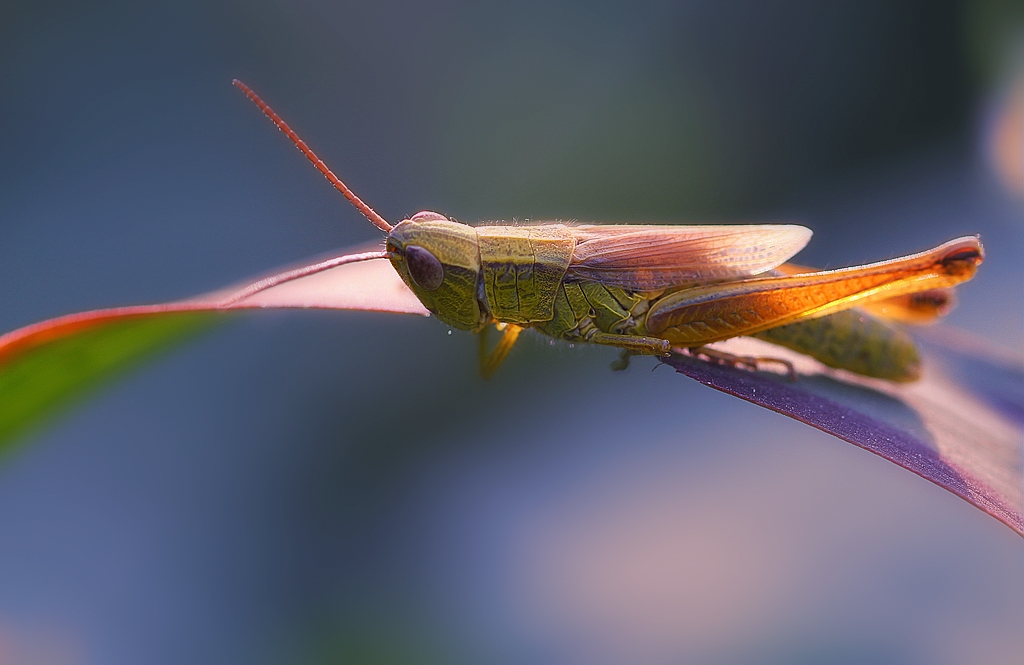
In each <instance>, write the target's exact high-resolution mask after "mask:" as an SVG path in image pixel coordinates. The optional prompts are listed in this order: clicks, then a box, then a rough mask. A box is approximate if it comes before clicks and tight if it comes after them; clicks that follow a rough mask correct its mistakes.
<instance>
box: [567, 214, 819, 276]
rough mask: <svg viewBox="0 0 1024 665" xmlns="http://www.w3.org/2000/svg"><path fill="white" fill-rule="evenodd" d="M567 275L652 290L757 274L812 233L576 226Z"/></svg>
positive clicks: (784, 227)
mask: <svg viewBox="0 0 1024 665" xmlns="http://www.w3.org/2000/svg"><path fill="white" fill-rule="evenodd" d="M570 230H571V231H572V233H573V235H574V237H575V238H576V249H575V251H574V252H573V257H572V263H571V264H570V265H569V270H568V273H567V277H570V278H572V277H575V278H578V279H587V280H593V281H597V282H601V283H603V284H608V285H610V286H618V287H621V288H625V289H630V290H634V291H656V290H659V289H666V288H669V287H674V286H683V285H687V284H695V283H700V282H707V281H716V280H731V279H739V278H743V277H751V276H753V275H758V274H760V273H763V272H765V271H767V270H771V269H772V268H775V267H776V266H778V265H780V264H782V263H783V262H784V261H785V260H786V259H788V258H789V257H791V256H793V255H794V254H796V253H797V252H799V251H800V250H801V249H802V248H803V246H804V245H806V244H807V241H808V240H810V238H811V231H810V229H808V228H805V227H803V226H796V225H792V224H762V225H742V226H741V225H737V226H725V225H720V226H644V225H623V226H574V227H570Z"/></svg>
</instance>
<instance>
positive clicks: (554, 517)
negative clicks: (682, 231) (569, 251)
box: [0, 0, 1024, 665]
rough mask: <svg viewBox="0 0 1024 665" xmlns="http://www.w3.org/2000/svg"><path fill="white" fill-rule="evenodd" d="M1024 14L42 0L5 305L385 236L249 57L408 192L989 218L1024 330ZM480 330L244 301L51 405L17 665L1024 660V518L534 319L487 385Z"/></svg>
mask: <svg viewBox="0 0 1024 665" xmlns="http://www.w3.org/2000/svg"><path fill="white" fill-rule="evenodd" d="M1021 26H1022V23H1021V6H1020V5H1019V3H1014V2H1010V1H1006V2H1002V1H1000V0H980V1H978V2H951V1H935V2H926V1H924V0H920V1H904V2H861V1H852V0H851V1H848V2H832V3H818V2H813V1H811V0H807V1H803V2H795V1H789V2H771V3H763V2H753V1H751V2H735V3H719V2H713V1H710V0H709V1H706V2H662V3H657V2H652V3H642V4H640V3H606V2H596V3H595V2H591V3H561V2H556V3H550V2H545V3H529V2H521V3H514V4H509V5H507V6H499V5H485V4H478V3H470V2H465V3H459V2H448V3H434V4H431V5H429V6H428V5H426V4H420V3H410V2H379V3H372V4H371V3H337V2H324V1H315V0H310V1H297V2H287V3H285V2H268V1H263V2H238V1H231V0H215V1H206V2H174V3H160V2H152V3H134V2H123V3H118V2H107V3H71V2H58V1H54V2H48V1H45V0H43V1H39V2H5V3H3V6H2V7H0V119H2V122H3V131H2V132H0V329H2V330H4V331H6V330H10V329H13V328H16V327H18V326H21V325H24V324H27V323H30V322H33V321H37V320H40V319H44V318H47V317H51V316H55V315H59V314H64V313H67V312H71V311H77V310H84V309H89V308H94V307H101V306H110V305H118V304H133V303H146V302H158V301H163V300H169V299H174V298H179V297H184V296H188V295H192V294H196V293H199V292H202V291H205V290H209V289H213V288H216V287H219V286H222V285H224V284H227V283H232V282H236V281H238V280H239V279H241V278H244V277H246V276H248V275H251V274H256V273H261V272H265V271H266V270H268V269H270V268H273V267H274V266H277V265H281V264H286V263H291V262H294V261H296V260H300V259H302V258H304V257H306V256H309V255H313V254H318V253H321V252H323V251H325V250H328V249H331V248H336V247H345V246H348V245H353V244H357V243H363V242H366V241H372V240H374V239H376V238H377V237H379V234H378V233H377V232H376V230H375V229H373V228H372V227H371V226H370V225H369V224H368V223H366V222H365V220H363V219H362V218H361V217H360V216H359V215H358V213H356V212H355V211H354V210H353V209H351V208H350V207H349V206H348V205H347V204H346V203H345V202H344V200H342V199H341V197H340V196H338V195H337V193H336V192H334V191H333V190H332V189H331V188H330V187H329V186H328V185H327V184H326V183H325V182H324V180H323V178H321V177H320V176H319V175H317V174H316V173H315V172H314V171H313V170H312V168H311V167H310V165H309V164H308V163H306V161H305V160H304V159H302V157H301V156H300V155H299V154H298V153H297V152H296V151H295V149H294V148H293V147H291V145H290V144H289V143H288V142H287V141H286V140H285V139H284V137H282V136H281V135H280V134H279V133H278V132H276V131H275V130H274V129H273V128H272V127H271V125H270V124H269V123H268V122H267V120H266V119H265V118H263V117H262V115H261V114H260V113H259V112H258V111H257V110H256V109H255V108H253V107H252V105H251V104H249V103H248V102H247V101H246V100H245V99H244V97H243V96H242V95H241V93H239V91H237V90H236V89H234V88H232V87H231V85H230V81H231V79H232V78H233V77H238V78H241V79H242V80H244V81H246V82H247V83H249V84H250V85H251V86H253V87H254V88H255V89H256V90H257V91H258V92H259V93H260V94H261V95H263V96H264V97H265V98H266V99H267V101H268V102H270V103H271V104H272V105H274V106H275V108H276V109H277V110H278V111H279V112H280V113H281V114H282V115H283V116H284V117H285V118H286V119H287V120H288V121H289V122H290V123H291V124H292V125H293V127H294V128H295V129H296V130H297V131H298V132H299V133H300V134H301V135H302V136H303V137H304V138H305V139H306V140H307V141H308V142H309V143H310V144H311V145H312V146H313V147H314V149H316V150H317V151H318V152H319V153H320V155H321V156H322V157H324V159H325V160H326V161H327V163H328V164H330V165H331V166H332V167H333V168H334V169H335V170H336V171H337V172H338V173H339V175H340V176H341V177H342V178H343V179H345V180H346V182H347V183H348V184H349V185H350V186H351V187H352V188H353V189H354V190H355V191H356V192H357V193H359V194H360V195H361V196H362V197H363V198H364V199H366V200H367V202H369V203H370V204H371V205H372V206H374V207H375V208H376V209H377V210H378V211H379V212H381V213H382V214H383V215H384V216H385V217H386V218H388V219H390V220H392V221H397V220H398V219H401V218H402V217H404V216H407V215H411V214H413V213H415V212H417V211H418V210H421V209H433V210H438V211H441V212H444V213H446V214H449V215H451V216H453V217H455V218H457V219H459V220H462V221H476V220H483V219H506V220H511V219H513V218H517V219H525V218H529V219H537V220H540V219H545V220H552V219H561V220H567V219H579V220H581V221H588V222H589V221H599V222H624V221H633V222H669V223H680V222H687V221H746V220H755V219H756V220H792V221H796V222H800V223H803V224H806V225H807V226H809V227H811V228H813V229H814V232H815V237H814V239H813V240H812V242H811V245H810V246H809V247H808V248H807V250H805V252H804V253H803V254H801V255H800V257H799V259H800V261H801V262H803V263H808V264H812V265H818V266H822V267H838V266H842V265H849V264H854V263H858V262H864V261H871V260H878V259H883V258H888V257H891V256H895V255H897V254H901V253H906V252H911V251H917V250H921V249H925V248H927V247H930V246H933V245H935V244H938V243H939V242H942V241H945V240H948V239H950V238H952V237H955V236H958V235H964V234H968V233H980V234H981V235H982V239H983V240H984V241H985V243H986V247H987V249H988V258H987V260H986V263H985V265H984V266H983V267H982V269H981V272H980V274H979V276H978V278H977V279H976V280H975V281H973V282H972V283H970V284H968V285H966V286H964V287H963V288H962V289H961V290H960V294H961V305H960V307H959V308H958V309H957V310H956V311H955V312H954V313H953V314H952V315H951V317H950V320H951V321H952V322H953V323H955V324H956V325H958V326H960V327H962V328H966V329H968V330H970V331H973V332H974V333H977V334H979V335H982V336H984V337H987V338H989V339H990V340H993V341H995V342H998V343H1001V344H1003V345H1007V346H1012V347H1016V348H1018V349H1019V348H1021V346H1022V342H1024V340H1022V329H1024V315H1022V302H1024V299H1022V297H1021V295H1022V294H1021V290H1022V289H1021V284H1022V280H1021V276H1020V272H1019V270H1020V265H1021V262H1020V256H1021V255H1022V251H1024V212H1022V205H1024V203H1022V199H1021V198H1020V196H1021V193H1020V190H1019V189H1016V185H1015V183H1016V182H1017V180H1016V176H1015V175H1014V172H1013V171H1012V167H1013V163H1014V162H1013V159H1012V157H1013V155H1014V150H1013V146H1012V145H1010V148H1008V149H1007V148H1006V147H1005V145H1004V146H1003V148H999V143H998V141H999V140H1000V139H999V137H1005V136H1006V133H1005V132H1002V133H1000V132H1001V130H1000V129H999V128H1000V127H1004V128H1005V127H1006V126H1008V125H1006V122H1010V126H1012V122H1011V121H1012V120H1013V118H1014V117H1015V116H1014V115H1013V112H1007V111H1006V109H1008V108H1011V107H1009V106H1007V104H1011V103H1012V102H1013V101H1014V99H1015V98H1014V97H1013V96H1012V95H1013V94H1024V92H1019V93H1012V92H1011V91H1012V90H1014V88H1013V87H1012V86H1013V81H1014V80H1015V78H1014V77H1015V76H1016V77H1018V78H1019V77H1020V76H1021V72H1022V71H1024V69H1022V68H1021V65H1022V62H1024V60H1021V54H1022V52H1024V51H1022V50H1021V44H1022V42H1021V40H1020V37H1021V34H1022V32H1021ZM1018 90H1021V91H1024V87H1022V88H1019V89H1018ZM1008 113H1009V114H1008ZM1007 118H1009V120H1007ZM1001 123H1002V124H1001ZM1011 134H1012V133H1011ZM1018 147H1020V146H1018ZM1021 149H1022V150H1024V148H1021ZM1007 154H1008V155H1010V157H1011V159H1010V160H1009V162H1007V160H1006V159H1005V158H1003V159H1002V160H1000V158H999V155H1003V156H1004V157H1005V156H1006V155H1007ZM993 156H995V157H993ZM1007 163H1009V164H1010V166H1009V167H1007V166H1006V164H1007ZM1000 164H1002V166H1000ZM1008 168H1009V169H1010V170H1009V171H1008V170H1007V169H1008ZM1000 169H1001V170H1000ZM1020 189H1024V183H1022V184H1021V188H1020ZM446 333H447V329H446V328H445V326H443V325H442V324H440V323H439V322H437V321H436V320H428V319H419V318H414V317H408V318H405V317H400V316H392V315H373V314H367V313H345V312H300V313H294V312H292V313H264V314H259V315H252V316H246V317H242V318H241V319H238V320H235V321H234V322H232V323H229V324H228V325H226V326H224V327H223V328H221V329H219V330H217V331H216V332H214V333H213V334H210V335H207V336H205V337H203V338H202V339H200V340H198V341H195V342H191V343H189V344H187V345H185V346H183V347H182V348H180V349H178V350H176V351H174V352H173V353H169V354H166V355H164V356H162V357H161V358H160V359H158V360H157V361H155V362H153V363H150V364H149V365H147V366H146V367H145V368H144V369H143V370H142V371H139V372H135V373H133V374H132V375H131V376H129V377H128V378H126V379H125V380H120V381H118V382H116V383H115V384H113V385H112V386H111V387H109V388H108V389H105V390H104V391H103V392H102V393H101V394H99V395H98V396H96V397H94V398H90V399H89V400H88V401H87V403H86V404H85V405H84V406H81V407H79V408H76V409H75V410H73V411H71V412H70V413H67V414H65V415H63V416H62V417H61V418H60V419H59V420H58V421H57V423H56V425H55V426H51V427H49V428H47V429H45V430H41V431H39V432H37V433H35V434H34V435H33V436H32V437H31V445H27V446H25V447H23V448H22V449H21V450H19V451H17V452H16V453H15V454H14V455H13V456H11V457H9V458H7V459H5V460H4V462H3V464H2V466H0V534H2V535H0V662H2V663H106V664H115V663H126V664H127V663H154V664H156V663H181V662H189V663H276V662H310V663H348V662H361V663H365V662H381V663H391V662H393V663H420V662H452V661H459V662H491V663H523V662H531V663H584V662H587V663H600V662H606V663H624V662H632V663H668V662H674V663H675V662H685V663H710V664H716V665H717V664H722V665H731V664H740V663H768V664H774V663H863V662H871V663H882V664H885V663H963V662H971V663H994V664H995V663H1016V662H1019V657H1020V654H1021V653H1024V636H1022V633H1021V631H1020V626H1021V625H1022V623H1024V593H1021V592H1022V590H1024V566H1022V565H1021V563H1022V560H1021V545H1020V539H1019V537H1018V536H1016V535H1014V534H1013V533H1012V532H1011V531H1010V530H1009V529H1007V528H1006V527H1004V526H1002V525H1000V524H998V523H997V522H996V521H995V520H992V519H990V518H988V517H986V516H984V515H983V514H981V513H980V512H979V511H977V510H975V509H974V508H972V507H970V506H968V505H967V504H966V503H964V502H963V501H961V500H960V499H957V498H955V497H954V496H952V495H950V494H948V493H946V492H945V491H943V490H941V489H939V488H938V487H935V486H933V485H931V484H930V483H927V482H925V481H923V480H921V479H920V478H917V477H916V476H913V475H912V474H910V473H908V472H906V471H904V470H902V469H899V468H897V467H895V466H893V465H892V464H890V463H888V462H885V461H883V460H881V459H879V458H876V457H874V456H872V455H869V454H868V453H865V452H863V451H861V450H859V449H856V448H854V447H853V446H850V445H847V444H845V443H842V442H840V441H839V440H837V439H833V438H831V437H829V436H827V435H824V434H822V433H820V432H817V431H815V430H812V429H810V428H808V427H806V426H803V425H800V424H798V423H795V422H793V421H790V420H788V419H786V418H784V417H782V416H779V415H776V414H773V413H769V412H767V411H764V410H762V409H760V408H758V407H755V406H753V405H750V404H747V403H743V402H740V401H739V400H736V399H733V398H730V397H727V396H725V395H721V394H718V393H715V392H713V391H711V390H709V389H706V388H703V387H701V386H699V385H697V384H696V383H694V382H692V381H690V380H689V379H686V378H684V377H682V376H678V375H675V374H673V373H672V372H671V371H669V369H668V368H661V369H658V370H657V371H655V372H651V371H650V369H651V368H652V367H654V363H653V362H652V361H647V362H642V361H635V362H634V365H633V367H632V368H631V369H630V370H629V371H628V372H626V373H624V374H620V373H612V372H611V371H609V370H608V363H609V362H611V361H612V360H613V359H614V358H615V353H614V352H613V351H609V350H607V349H600V348H575V349H569V348H567V347H566V346H563V345H555V346H551V345H549V343H548V342H547V341H546V340H543V339H540V338H531V339H529V340H528V341H526V342H520V345H519V346H518V347H517V348H516V349H515V350H514V351H513V353H512V354H511V356H510V358H509V359H508V361H507V362H506V365H505V366H504V367H503V368H502V370H501V371H500V372H499V374H498V375H497V377H496V378H495V379H494V380H493V381H490V382H487V383H484V382H482V381H481V380H480V379H479V378H477V375H476V367H475V348H476V347H475V340H473V339H472V338H471V336H469V335H467V334H464V333H460V332H455V333H453V334H450V335H449V334H446Z"/></svg>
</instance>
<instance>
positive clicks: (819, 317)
mask: <svg viewBox="0 0 1024 665" xmlns="http://www.w3.org/2000/svg"><path fill="white" fill-rule="evenodd" d="M234 84H235V85H236V86H237V87H238V88H239V89H241V90H242V92H244V93H245V94H246V96H248V97H249V99H250V100H252V101H253V102H254V103H255V104H256V105H257V106H258V107H259V108H260V109H261V110H262V111H263V113H264V114H266V116H267V117H268V118H270V120H271V121H273V123H274V124H275V125H276V126H277V127H278V129H280V130H281V131H282V132H284V133H285V135H287V136H288V138H289V139H291V141H292V142H293V143H294V144H295V146H296V147H297V148H298V149H299V150H300V151H301V152H302V153H303V154H304V155H305V156H306V157H307V158H308V159H309V160H310V161H311V162H312V163H313V165H314V166H315V167H316V168H317V170H319V171H320V172H321V173H322V174H323V175H324V176H325V177H326V178H327V179H328V180H329V181H330V182H331V184H333V185H334V187H335V188H336V189H338V191H340V192H341V193H342V194H343V195H344V196H345V198H346V199H348V200H349V201H350V202H351V203H352V204H353V205H354V206H355V207H356V208H357V209H358V210H359V211H360V212H361V213H362V214H363V215H364V216H365V217H366V218H367V219H368V220H369V221H370V222H371V223H373V224H374V225H375V226H376V227H377V228H379V229H380V230H381V231H383V232H384V233H386V234H387V238H386V242H385V249H384V250H382V251H378V252H367V253H364V254H355V255H349V256H345V257H338V258H336V259H332V260H329V261H326V262H323V263H318V264H314V265H310V266H305V267H303V268H299V269H296V270H292V271H288V272H285V273H281V274H279V275H275V276H274V277H272V278H269V279H265V280H262V281H260V282H257V283H255V284H253V285H251V286H250V287H248V288H246V289H243V290H242V291H241V292H239V293H238V294H237V295H236V296H234V297H233V298H232V301H235V300H240V299H243V298H245V297H248V296H250V295H252V294H254V293H257V292H259V291H262V290H264V289H267V288H270V287H272V286H276V285H278V284H280V283H283V282H285V281H290V280H292V279H297V278H299V277H304V276H306V275H310V274H314V273H316V272H320V271H323V270H327V269H330V268H333V267H335V266H337V265H341V264H342V263H349V262H353V261H364V260H370V259H380V258H386V259H388V260H389V261H390V262H391V265H392V266H394V269H395V270H396V271H397V272H398V274H399V275H400V276H401V278H402V280H403V281H404V282H405V284H406V285H408V287H409V288H410V289H412V291H413V293H414V294H415V295H416V297H417V298H418V299H419V300H420V302H422V303H423V305H424V306H425V307H426V308H427V309H428V310H429V311H430V312H431V313H432V314H434V315H435V316H436V317H437V318H438V319H440V320H441V321H443V322H444V323H446V324H448V325H450V326H452V327H453V328H458V329H460V330H468V331H471V332H474V333H481V335H480V339H481V354H480V358H481V373H482V374H483V375H484V376H485V377H486V376H489V375H491V374H492V373H493V372H494V371H495V370H496V369H497V367H498V366H499V365H500V364H501V362H502V361H503V360H504V358H505V356H507V355H508V352H509V351H510V350H511V349H512V347H513V345H514V344H515V342H516V339H517V338H518V336H519V334H520V332H521V331H522V330H523V329H525V328H532V329H533V330H536V331H538V332H540V333H542V334H544V335H548V336H550V337H553V338H556V339H561V340H566V341H568V342H586V343H590V344H604V345H607V346H612V347H617V348H619V349H621V350H622V353H623V358H622V360H620V361H619V363H617V364H613V367H616V368H622V367H624V366H625V363H626V362H627V361H628V358H629V356H630V355H634V354H640V355H655V356H666V355H668V354H671V353H673V352H687V353H690V354H694V355H700V356H702V357H704V358H706V359H708V360H711V361H715V362H725V363H729V364H733V365H746V366H750V367H753V368H756V367H757V366H758V362H765V361H773V360H774V359H772V358H744V357H736V356H731V355H729V354H725V353H723V352H721V351H718V350H715V349H711V348H708V345H709V344H712V343H714V342H718V341H722V340H725V339H729V338H731V337H738V336H745V335H746V336H755V337H759V338H761V339H765V340H767V341H770V342H773V343H776V344H780V345H783V346H786V347H789V348H791V349H794V350H796V351H799V352H801V353H805V354H808V355H810V356H813V357H814V358H816V359H818V360H819V361H821V362H823V363H824V364H826V365H829V366H832V367H836V368H840V369H846V370H849V371H852V372H856V373H858V374H862V375H866V376H872V377H877V378H883V379H889V380H893V381H912V380H914V379H916V378H917V377H918V374H919V359H918V355H917V350H916V348H915V346H914V342H913V340H912V338H911V337H910V336H909V335H908V334H907V333H905V332H903V331H902V330H901V329H899V328H895V327H893V326H890V325H888V324H887V323H885V322H884V321H883V320H882V319H879V318H876V317H874V316H871V315H870V314H868V312H867V310H868V309H870V310H872V311H874V312H876V313H881V314H882V315H883V316H884V317H886V318H897V319H905V320H908V319H910V320H928V319H932V318H935V317H937V316H939V315H941V314H943V313H944V311H945V310H946V309H948V305H949V303H950V298H951V293H950V291H949V289H950V288H951V287H953V286H954V285H956V284H958V283H960V282H963V281H966V280H968V279H970V278H971V277H973V276H974V273H975V271H976V269H977V267H978V265H980V264H981V262H982V259H983V256H984V253H983V249H982V246H981V242H980V241H979V239H978V238H977V237H976V236H967V237H962V238H957V239H955V240H951V241H949V242H947V243H944V244H942V245H939V246H938V247H936V248H934V249H931V250H928V251H925V252H921V253H919V254H912V255H909V256H904V257H900V258H896V259H891V260H888V261H882V262H879V263H872V264H867V265H861V266H854V267H850V268H842V269H839V270H826V271H815V270H812V269H809V268H801V267H799V266H794V265H790V264H786V263H785V262H786V261H787V260H788V259H789V258H790V257H792V256H793V255H794V254H796V253H797V252H798V251H800V250H801V249H802V248H803V247H804V245H806V244H807V242H808V240H810V237H811V231H810V230H809V229H807V228H805V227H802V226H797V225H791V224H772V225H766V224H761V225H717V226H660V225H604V226H602V225H566V224H535V225H522V226H511V225H504V224H494V225H481V226H469V225H467V224H463V223H460V222H456V221H454V220H452V219H449V218H448V217H445V216H444V215H441V214H439V213H436V212H430V211H423V212H419V213H417V214H415V215H413V216H412V217H409V218H408V219H405V220H402V221H401V222H399V223H398V224H395V225H392V224H390V223H388V222H387V221H386V220H385V219H384V218H383V217H381V216H380V215H379V214H377V213H376V212H375V211H374V210H373V209H372V208H370V207H369V206H368V205H366V204H365V203H363V201H362V200H361V199H360V198H359V197H358V196H356V195H355V194H354V193H352V191H351V190H350V189H349V188H348V187H347V186H345V184H344V183H343V182H342V181H341V180H340V179H339V178H338V177H337V176H336V175H335V174H334V173H333V172H332V171H331V170H330V169H329V168H328V167H327V165H326V164H324V162H323V161H322V160H321V159H320V158H319V157H317V156H316V154H314V152H313V151H312V150H311V149H310V148H309V146H307V145H306V143H305V142H304V141H303V140H302V139H300V138H299V136H298V135H297V134H296V133H295V132H294V131H293V130H292V129H291V128H290V127H289V126H288V124H287V123H285V122H284V120H282V119H281V117H280V116H279V115H278V114H277V113H275V112H274V110H273V109H271V108H270V106H268V105H267V104H266V102H264V101H263V100H262V99H260V98H259V96H257V95H256V93H255V92H253V91H252V90H251V89H250V88H249V87H248V86H246V85H245V84H244V83H242V82H240V81H237V80H236V81H234ZM854 307H856V308H858V309H851V308H854ZM492 325H494V326H495V327H497V328H498V329H499V330H501V331H502V332H503V334H502V337H501V338H500V340H499V341H498V343H497V345H496V346H495V347H494V348H493V349H491V350H489V351H488V350H487V347H486V341H485V340H486V335H485V334H483V333H486V331H487V330H488V329H489V327H490V326H492ZM776 362H782V363H784V364H787V365H788V363H785V361H776ZM788 370H789V372H790V373H791V374H792V367H791V366H789V367H788Z"/></svg>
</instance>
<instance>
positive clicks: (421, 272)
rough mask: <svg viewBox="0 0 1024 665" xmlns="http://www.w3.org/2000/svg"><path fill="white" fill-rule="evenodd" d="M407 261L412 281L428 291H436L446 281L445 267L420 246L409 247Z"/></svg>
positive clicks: (407, 248)
mask: <svg viewBox="0 0 1024 665" xmlns="http://www.w3.org/2000/svg"><path fill="white" fill-rule="evenodd" d="M405 260H406V263H408V264H409V276H410V277H412V281H414V282H416V284H418V285H419V286H421V287H423V288H424V289H426V290H427V291H434V290H435V289H437V287H439V286H441V282H443V281H444V267H443V266H442V265H441V262H440V261H438V260H437V257H436V256H434V255H433V254H431V253H430V251H429V250H426V249H423V248H422V247H420V246H419V245H407V246H406V248H405Z"/></svg>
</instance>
